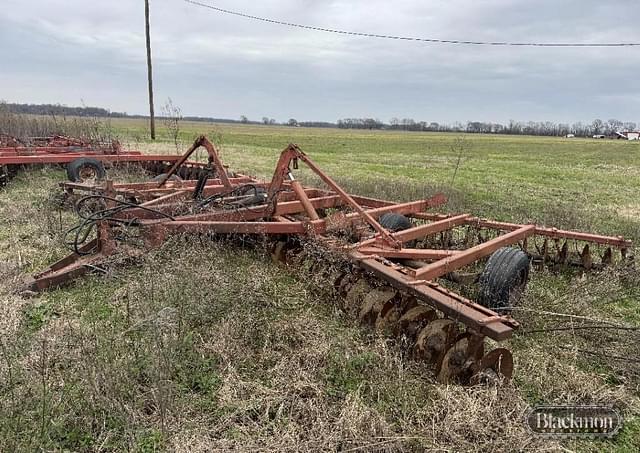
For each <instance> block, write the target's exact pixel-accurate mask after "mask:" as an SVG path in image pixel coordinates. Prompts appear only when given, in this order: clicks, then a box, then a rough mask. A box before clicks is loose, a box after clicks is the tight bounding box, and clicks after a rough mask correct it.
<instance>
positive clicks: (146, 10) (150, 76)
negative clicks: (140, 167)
mask: <svg viewBox="0 0 640 453" xmlns="http://www.w3.org/2000/svg"><path fill="white" fill-rule="evenodd" d="M144 19H145V32H146V36H147V78H148V82H149V128H150V130H151V140H155V139H156V120H155V115H154V112H153V68H152V66H151V31H150V26H149V0H144Z"/></svg>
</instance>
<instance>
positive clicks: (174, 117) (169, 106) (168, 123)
mask: <svg viewBox="0 0 640 453" xmlns="http://www.w3.org/2000/svg"><path fill="white" fill-rule="evenodd" d="M162 116H163V121H164V125H165V127H166V128H167V131H168V132H169V135H170V137H171V138H172V139H173V143H174V144H175V145H176V151H178V152H180V144H179V138H180V122H181V121H182V110H180V107H177V106H175V105H174V104H173V101H172V100H171V98H169V99H167V102H166V103H165V104H164V106H163V107H162Z"/></svg>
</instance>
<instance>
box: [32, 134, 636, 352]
mask: <svg viewBox="0 0 640 453" xmlns="http://www.w3.org/2000/svg"><path fill="white" fill-rule="evenodd" d="M199 146H204V147H205V148H206V149H207V151H208V152H209V165H212V166H214V167H215V170H216V172H217V173H218V174H217V175H216V176H218V177H217V178H216V179H212V180H209V181H208V182H207V184H206V185H205V186H204V189H203V196H210V195H218V196H219V199H216V200H215V201H211V202H210V203H207V204H206V205H205V206H204V207H203V206H201V205H199V204H198V200H194V197H193V196H192V194H193V191H194V189H195V182H193V181H188V182H179V183H174V182H167V181H166V180H165V181H163V182H162V184H160V185H162V186H163V187H161V188H159V187H158V184H157V183H137V184H111V185H110V184H107V185H106V186H94V185H84V184H72V183H65V184H63V187H65V190H68V191H71V190H78V191H90V192H93V193H105V194H111V196H117V195H118V196H127V197H131V196H133V197H136V198H138V199H139V200H140V205H139V206H138V207H134V208H131V209H127V210H126V211H122V212H121V213H120V214H118V215H119V216H120V218H122V219H130V220H135V222H133V224H136V225H138V226H139V227H140V230H141V233H142V236H143V237H144V238H145V241H146V243H147V245H148V246H151V247H155V246H158V245H160V244H161V243H162V242H163V241H164V240H165V239H166V238H167V237H168V236H169V235H171V234H176V233H206V234H217V235H230V234H242V235H267V236H273V237H275V238H278V239H279V240H281V239H282V238H283V237H284V238H286V237H310V238H315V239H316V240H317V241H318V242H319V243H320V244H321V245H323V246H324V247H326V248H328V249H332V250H335V251H337V252H341V253H344V256H345V258H347V259H348V260H350V261H352V262H353V263H355V264H356V265H357V266H358V267H360V268H362V269H364V270H366V271H368V272H371V273H373V274H374V275H376V276H377V277H378V278H380V279H383V280H385V281H387V282H389V283H390V284H391V285H392V286H394V287H396V288H398V289H401V290H403V291H406V292H408V293H409V294H412V295H414V296H416V297H417V298H418V299H420V300H421V301H422V302H424V303H426V304H428V305H431V306H432V307H434V308H436V309H438V310H440V311H442V312H444V313H445V314H446V315H447V316H449V317H450V318H452V319H455V320H459V321H461V322H463V323H464V324H465V325H467V326H468V327H469V328H470V329H472V330H474V331H476V332H479V333H481V334H482V335H487V336H489V337H491V338H493V339H495V340H504V339H507V338H509V337H510V336H511V334H512V332H513V329H514V328H516V327H517V323H516V322H515V321H513V320H512V319H510V318H508V317H504V316H500V315H499V314H497V313H495V312H494V311H492V310H490V309H488V308H486V307H483V306H481V305H478V304H476V303H475V302H473V301H470V300H468V299H466V298H464V297H462V296H460V295H458V294H456V293H454V292H452V291H450V290H447V289H446V288H444V287H443V286H441V285H440V284H439V283H438V279H439V278H441V277H443V276H445V275H447V274H450V273H452V272H454V271H457V270H460V269H462V268H464V267H466V266H469V265H471V264H473V263H475V262H477V261H478V260H480V259H482V258H483V257H487V256H488V255H490V254H491V253H493V252H494V251H496V250H497V249H499V248H500V247H503V246H506V245H512V244H517V243H518V242H520V241H525V240H526V239H527V238H529V237H531V236H534V235H538V236H543V237H547V238H554V239H563V240H577V241H584V242H587V243H593V244H598V245H608V246H611V247H614V248H619V249H620V250H621V253H622V256H623V257H624V250H626V248H628V247H630V245H631V244H630V242H629V241H626V240H624V239H623V238H619V237H607V236H600V235H593V234H588V233H580V232H572V231H564V230H557V229H550V228H545V227H538V226H535V225H518V224H513V223H505V222H496V221H490V220H484V219H478V218H476V217H472V216H471V215H470V214H455V215H442V214H433V213H429V212H428V210H429V209H432V208H435V207H439V206H441V205H443V204H444V203H446V198H445V197H444V196H443V195H440V194H439V195H435V196H433V197H431V198H429V199H425V200H418V201H412V202H406V203H394V202H392V201H386V200H379V199H375V198H368V197H362V196H356V195H351V194H348V193H347V192H346V191H345V190H344V189H342V188H341V187H340V186H339V185H338V184H337V183H336V182H335V181H334V180H333V179H331V178H330V177H329V176H328V175H326V174H325V173H324V172H323V171H322V170H321V169H320V168H319V167H318V166H317V165H316V164H315V163H314V162H313V161H312V160H311V159H310V158H309V157H308V156H307V155H305V154H304V153H303V152H302V151H301V150H300V149H299V148H298V147H297V146H296V145H289V146H288V147H287V148H286V149H285V150H284V151H283V152H282V154H281V155H280V159H279V161H278V164H277V165H276V169H275V171H274V174H273V177H272V179H271V182H270V183H269V182H262V181H257V180H255V179H252V178H249V177H246V176H243V175H239V177H227V178H225V176H226V175H227V172H226V169H225V167H224V166H223V165H222V162H221V161H220V159H219V156H218V152H217V150H216V148H215V146H214V145H213V144H211V143H210V142H208V140H206V138H204V137H200V138H199V139H198V141H196V143H195V144H194V146H193V147H191V148H190V149H189V150H188V151H187V153H185V154H184V155H183V156H182V158H181V160H182V161H183V162H186V159H188V157H189V156H190V155H191V154H192V153H193V151H194V150H195V149H196V148H197V147H199ZM299 161H302V162H303V163H304V164H306V165H307V166H308V167H309V168H310V169H311V170H312V171H313V172H314V173H316V174H317V175H318V176H319V177H320V179H322V180H323V181H324V182H325V183H326V184H327V185H328V186H329V190H322V189H316V188H308V187H304V186H303V185H302V184H300V183H299V182H298V181H297V180H295V178H294V177H293V176H292V171H293V170H295V169H296V168H297V166H298V162H299ZM179 164H180V160H178V161H176V166H175V168H177V166H178V165H179ZM292 166H293V169H292V168H291V167H292ZM236 176H237V175H236ZM248 185H249V186H252V187H263V188H265V189H266V192H267V201H266V202H265V203H263V204H258V205H252V206H243V205H242V204H241V203H240V204H234V203H239V202H242V201H243V200H246V199H248V198H251V195H242V193H243V192H242V191H241V190H240V189H243V188H246V187H249V186H248ZM144 208H153V209H154V210H156V211H155V212H150V211H148V210H145V209H144ZM321 210H322V211H321ZM325 211H326V212H325ZM180 212H188V213H187V214H179V213H180ZM321 212H322V215H321ZM389 212H395V213H399V214H404V215H407V216H409V217H411V218H414V219H417V220H418V222H423V223H422V224H418V225H416V226H415V227H412V228H409V229H407V230H404V231H400V232H395V233H392V232H389V231H387V230H386V229H384V228H383V227H382V226H381V225H380V223H379V222H378V221H377V220H376V219H378V218H380V216H382V215H383V214H385V213H389ZM167 215H171V216H172V217H171V218H169V217H167ZM461 228H467V229H469V228H484V229H492V230H495V231H497V232H500V233H501V234H499V235H498V237H495V238H494V239H491V240H488V241H486V242H482V243H479V244H477V245H474V246H472V247H470V248H467V249H448V248H446V247H445V248H444V249H442V250H440V249H437V250H436V249H428V248H419V247H417V246H408V245H407V244H408V243H410V242H411V241H415V240H425V239H429V238H430V236H433V235H435V234H438V233H447V232H451V231H453V230H455V229H461ZM110 229H111V225H110V223H109V221H108V220H102V221H100V222H98V240H97V242H96V243H94V244H93V246H92V247H93V248H95V249H96V253H97V255H95V256H91V257H84V256H80V255H71V256H70V257H67V258H65V260H62V261H60V262H59V263H57V264H55V265H54V266H52V267H51V268H50V269H49V270H48V271H45V272H44V273H42V274H39V275H38V276H36V280H35V281H34V283H33V285H32V288H33V289H37V290H41V289H44V288H47V287H50V286H55V285H59V284H62V283H64V282H65V281H66V280H67V279H70V278H74V277H76V276H77V275H79V274H80V273H82V272H84V271H86V269H87V268H88V267H90V266H94V265H95V263H97V262H99V261H100V260H101V259H103V258H104V257H105V256H107V255H109V254H110V253H112V252H113V251H114V250H115V247H116V242H115V239H114V235H113V234H111V233H110ZM341 235H342V236H341ZM349 237H351V238H355V239H345V238H349ZM523 244H524V242H523ZM523 246H524V247H526V245H523ZM586 250H588V248H587V249H586ZM584 254H585V252H583V255H584ZM609 255H610V254H609ZM564 259H565V260H566V257H565V258H564ZM582 259H583V262H588V263H589V265H591V263H590V261H589V260H588V259H585V258H584V256H583V257H582ZM607 259H608V260H610V259H611V257H610V256H609V257H608V258H607ZM82 269H84V271H82Z"/></svg>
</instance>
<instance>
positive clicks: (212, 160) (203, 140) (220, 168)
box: [158, 135, 231, 189]
mask: <svg viewBox="0 0 640 453" xmlns="http://www.w3.org/2000/svg"><path fill="white" fill-rule="evenodd" d="M200 147H203V148H204V149H206V150H207V153H208V154H209V164H213V166H214V167H215V169H216V174H217V176H218V178H219V179H220V180H221V181H222V185H223V186H225V187H226V188H227V189H230V188H231V182H230V181H229V175H227V170H226V168H224V165H223V164H222V161H221V160H220V155H219V153H218V150H217V149H216V147H215V145H214V144H213V143H211V142H210V141H209V140H208V139H207V137H205V136H204V135H201V136H200V137H198V138H197V139H196V141H195V142H194V143H193V145H191V147H190V148H189V149H188V150H187V151H186V152H185V153H184V154H183V155H182V157H180V159H178V160H177V161H176V163H175V164H173V167H172V168H171V169H170V170H169V171H168V172H167V174H166V175H165V176H164V177H163V178H161V179H160V181H159V182H158V188H160V187H162V186H164V184H165V183H166V182H167V181H168V180H169V178H171V176H172V175H174V174H175V173H176V172H177V171H178V169H179V168H180V166H182V165H183V164H184V163H185V162H187V160H188V159H189V157H191V155H192V154H193V153H194V152H195V151H196V150H197V149H198V148H200Z"/></svg>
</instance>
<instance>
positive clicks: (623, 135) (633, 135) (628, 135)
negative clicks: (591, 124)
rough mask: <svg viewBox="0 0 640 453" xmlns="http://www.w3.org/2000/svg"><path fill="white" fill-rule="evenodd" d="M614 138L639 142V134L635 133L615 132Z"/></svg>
mask: <svg viewBox="0 0 640 453" xmlns="http://www.w3.org/2000/svg"><path fill="white" fill-rule="evenodd" d="M616 138H617V139H624V140H640V132H637V131H624V132H616Z"/></svg>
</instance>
